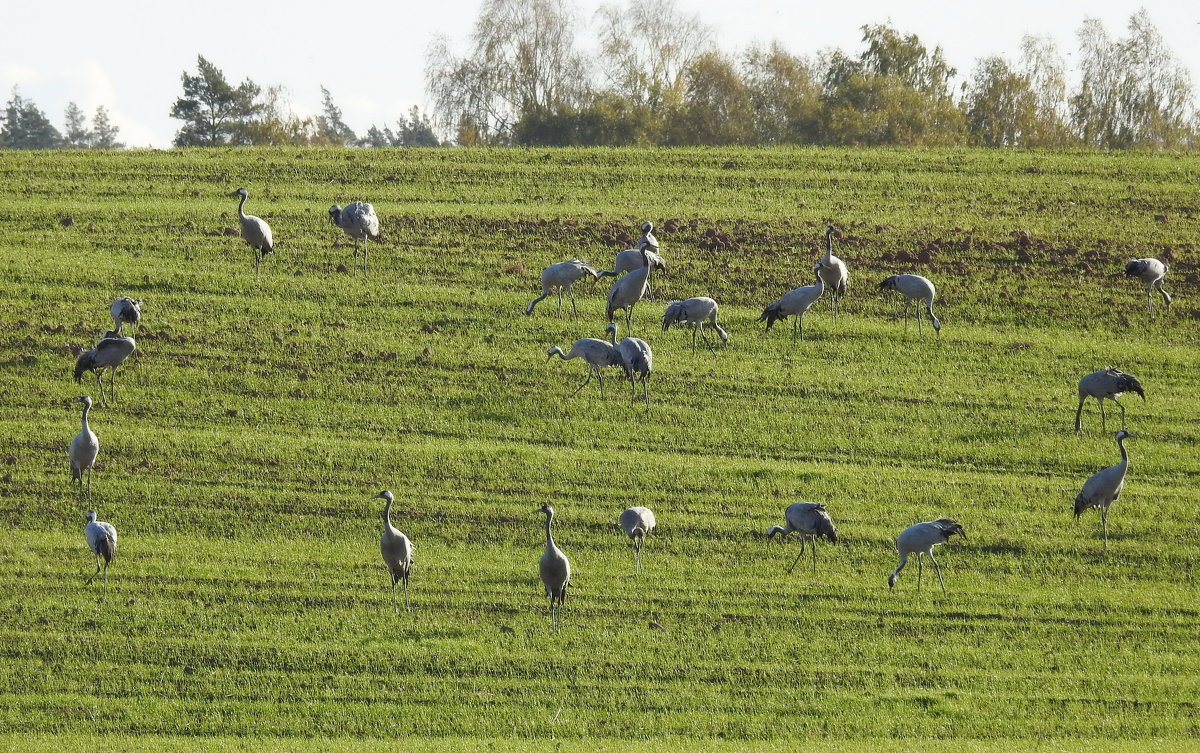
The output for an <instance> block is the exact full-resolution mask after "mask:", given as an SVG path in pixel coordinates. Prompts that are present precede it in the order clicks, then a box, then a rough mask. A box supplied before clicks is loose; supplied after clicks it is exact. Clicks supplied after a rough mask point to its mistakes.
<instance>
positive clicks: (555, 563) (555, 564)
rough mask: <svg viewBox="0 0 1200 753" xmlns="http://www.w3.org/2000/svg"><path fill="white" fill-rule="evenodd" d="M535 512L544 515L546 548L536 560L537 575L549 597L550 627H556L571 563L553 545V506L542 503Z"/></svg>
mask: <svg viewBox="0 0 1200 753" xmlns="http://www.w3.org/2000/svg"><path fill="white" fill-rule="evenodd" d="M537 512H540V513H542V514H544V515H545V516H546V550H545V551H544V552H542V558H541V559H540V560H538V575H540V576H541V578H542V585H543V586H545V588H546V597H547V598H549V599H550V627H551V628H556V627H557V626H558V619H557V617H558V613H559V612H561V611H562V607H563V604H564V603H565V602H566V600H567V588H568V586H569V585H570V583H571V563H570V561H569V560H568V559H567V555H565V554H563V552H562V550H561V549H559V548H558V547H557V546H555V545H554V535H553V534H552V533H551V531H550V526H551V524H552V523H553V522H554V508H552V507H551V506H550V505H542V506H541V507H540V508H538V510H537ZM555 605H557V606H558V609H557V610H555Z"/></svg>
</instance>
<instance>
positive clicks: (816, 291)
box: [758, 262, 825, 340]
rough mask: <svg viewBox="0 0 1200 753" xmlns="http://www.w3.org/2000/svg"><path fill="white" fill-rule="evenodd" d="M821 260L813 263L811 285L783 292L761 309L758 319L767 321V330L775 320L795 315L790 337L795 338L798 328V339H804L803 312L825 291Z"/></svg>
mask: <svg viewBox="0 0 1200 753" xmlns="http://www.w3.org/2000/svg"><path fill="white" fill-rule="evenodd" d="M822 268H823V264H822V262H817V263H816V264H814V265H813V274H815V275H816V276H817V279H816V282H814V283H813V284H812V285H804V286H802V287H799V288H795V289H793V290H789V291H788V292H786V293H784V294H783V295H782V296H781V297H780V298H779V300H778V301H775V302H774V303H772V304H771V305H770V306H767V307H766V308H765V309H763V312H762V315H761V316H759V317H758V321H760V322H762V321H765V322H766V323H767V331H768V332H770V331H771V325H773V324H774V323H775V322H778V321H782V320H784V319H787V318H788V317H789V316H791V317H795V318H794V319H792V339H793V340H795V339H796V330H797V328H798V329H799V330H800V339H801V340H804V314H805V312H807V311H808V310H809V309H810V308H812V305H813V304H814V303H816V302H817V299H818V298H820V297H821V293H823V292H824V291H825V280H824V278H822V277H821V270H822Z"/></svg>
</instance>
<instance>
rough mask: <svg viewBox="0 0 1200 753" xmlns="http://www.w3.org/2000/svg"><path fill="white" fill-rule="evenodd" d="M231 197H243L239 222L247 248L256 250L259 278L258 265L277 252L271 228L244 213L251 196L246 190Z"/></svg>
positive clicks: (237, 191) (236, 192)
mask: <svg viewBox="0 0 1200 753" xmlns="http://www.w3.org/2000/svg"><path fill="white" fill-rule="evenodd" d="M229 195H230V196H241V197H242V200H241V201H240V202H238V222H239V223H241V226H242V240H244V241H246V245H247V246H249V247H250V248H252V249H254V276H255V277H258V274H259V272H258V265H259V264H260V263H261V262H262V258H263V257H264V256H266V255H267V254H269V253H271V252H272V251H274V250H275V240H274V237H273V236H272V235H271V226H270V225H268V224H267V223H266V221H265V220H263V219H261V218H259V217H255V216H254V215H252V214H246V212H245V211H243V207H245V206H246V199H247V198H248V197H249V196H250V194H249V193H247V192H246V189H244V188H239V189H238V190H236V191H234V192H233V193H231V194H229Z"/></svg>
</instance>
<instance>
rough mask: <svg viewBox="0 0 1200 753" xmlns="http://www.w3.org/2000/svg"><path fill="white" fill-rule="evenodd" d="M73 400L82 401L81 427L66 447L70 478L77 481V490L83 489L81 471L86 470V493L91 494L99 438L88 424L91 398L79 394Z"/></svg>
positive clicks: (98, 452)
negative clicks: (69, 462)
mask: <svg viewBox="0 0 1200 753" xmlns="http://www.w3.org/2000/svg"><path fill="white" fill-rule="evenodd" d="M75 402H79V403H83V428H81V429H80V430H79V433H78V434H76V435H75V438H74V439H72V440H71V444H70V445H69V446H68V447H67V458H68V459H69V460H70V461H71V480H72V481H78V482H79V490H80V491H83V472H84V471H87V493H88V496H89V497H90V496H92V467H93V466H94V465H95V464H96V456H97V455H99V454H100V440H99V438H97V437H96V432H94V431H92V427H90V426H88V411H90V410H91V409H92V399H91V398H90V397H87V396H86V395H85V396H81V397H77V398H75Z"/></svg>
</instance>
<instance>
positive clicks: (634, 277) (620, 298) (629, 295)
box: [604, 223, 653, 334]
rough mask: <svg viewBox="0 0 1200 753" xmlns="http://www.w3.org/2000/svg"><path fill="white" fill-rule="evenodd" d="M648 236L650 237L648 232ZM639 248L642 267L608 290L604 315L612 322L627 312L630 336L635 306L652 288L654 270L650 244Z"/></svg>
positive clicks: (627, 274)
mask: <svg viewBox="0 0 1200 753" xmlns="http://www.w3.org/2000/svg"><path fill="white" fill-rule="evenodd" d="M647 224H649V223H647ZM647 235H650V234H649V232H648V231H647ZM638 246H639V249H638V250H639V251H640V252H641V254H642V266H640V267H638V268H637V269H635V270H633V271H632V272H628V273H626V274H625V275H624V276H623V277H618V278H617V281H616V282H614V283H613V284H612V287H611V288H609V289H608V301H607V303H606V304H605V307H604V315H605V316H606V317H608V321H610V322H611V321H612V320H613V317H614V316H615V315H616V313H617V312H618V311H620V310H622V309H624V310H625V329H626V330H628V331H629V333H630V334H633V307H634V304H636V303H637V302H638V301H640V300H642V298H644V297H645V295H646V291H647V290H648V289H649V288H650V272H651V271H652V270H653V267H652V265H651V263H650V244H649V243H648V242H645V241H644V239H643V242H641V243H639V244H638Z"/></svg>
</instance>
